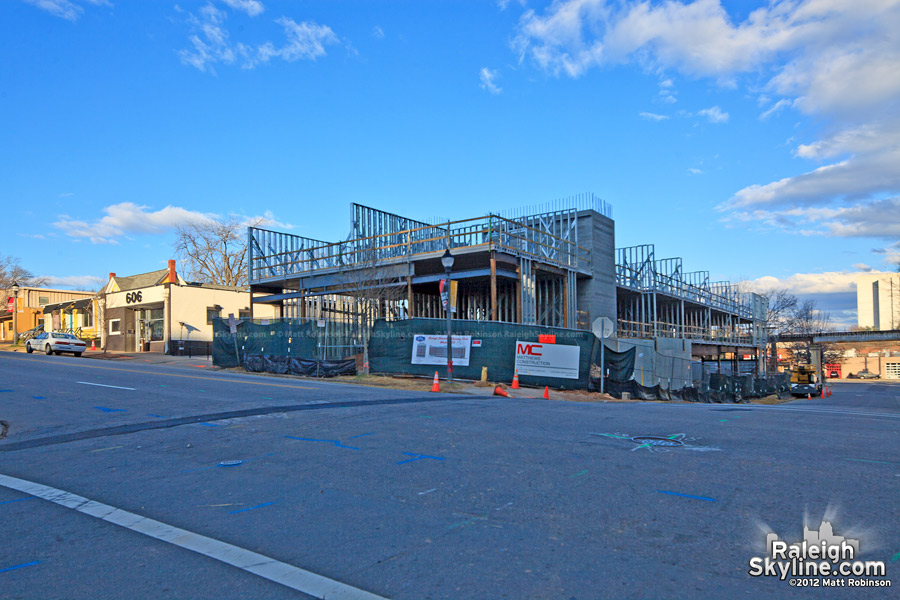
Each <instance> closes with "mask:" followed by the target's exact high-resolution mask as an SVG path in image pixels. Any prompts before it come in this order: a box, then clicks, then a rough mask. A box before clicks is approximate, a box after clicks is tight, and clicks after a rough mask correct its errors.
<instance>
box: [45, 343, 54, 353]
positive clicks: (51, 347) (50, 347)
mask: <svg viewBox="0 0 900 600" xmlns="http://www.w3.org/2000/svg"><path fill="white" fill-rule="evenodd" d="M44 352H45V353H46V354H47V356H50V355H51V354H53V346H51V345H50V344H47V346H46V347H45V348H44Z"/></svg>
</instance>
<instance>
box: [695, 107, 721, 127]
mask: <svg viewBox="0 0 900 600" xmlns="http://www.w3.org/2000/svg"><path fill="white" fill-rule="evenodd" d="M697 114H698V115H700V116H701V117H706V118H707V119H708V120H709V122H710V123H727V122H728V113H727V112H722V109H721V108H719V107H718V106H711V107H709V108H704V109H703V110H700V111H697Z"/></svg>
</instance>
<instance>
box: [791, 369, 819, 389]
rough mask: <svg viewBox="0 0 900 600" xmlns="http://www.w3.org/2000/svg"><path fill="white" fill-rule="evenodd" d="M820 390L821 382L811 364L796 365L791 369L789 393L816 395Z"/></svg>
mask: <svg viewBox="0 0 900 600" xmlns="http://www.w3.org/2000/svg"><path fill="white" fill-rule="evenodd" d="M821 392H822V382H821V381H819V374H818V373H817V372H816V368H815V367H814V366H812V365H797V366H796V367H794V368H793V369H792V370H791V394H793V395H794V396H806V395H810V396H818V395H819V394H820V393H821Z"/></svg>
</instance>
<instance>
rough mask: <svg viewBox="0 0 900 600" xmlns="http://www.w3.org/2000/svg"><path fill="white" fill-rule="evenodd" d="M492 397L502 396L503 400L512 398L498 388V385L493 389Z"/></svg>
mask: <svg viewBox="0 0 900 600" xmlns="http://www.w3.org/2000/svg"><path fill="white" fill-rule="evenodd" d="M494 395H495V396H503V397H504V398H512V396H510V395H509V393H508V392H507V391H506V390H504V389H503V388H502V387H500V386H499V385H498V386H497V387H495V388H494Z"/></svg>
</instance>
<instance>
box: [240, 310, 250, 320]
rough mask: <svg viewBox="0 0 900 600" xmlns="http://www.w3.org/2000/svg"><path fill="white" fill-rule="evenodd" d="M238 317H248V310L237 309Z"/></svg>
mask: <svg viewBox="0 0 900 600" xmlns="http://www.w3.org/2000/svg"><path fill="white" fill-rule="evenodd" d="M238 317H239V318H241V319H249V318H250V310H249V309H247V310H239V311H238Z"/></svg>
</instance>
